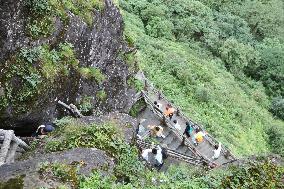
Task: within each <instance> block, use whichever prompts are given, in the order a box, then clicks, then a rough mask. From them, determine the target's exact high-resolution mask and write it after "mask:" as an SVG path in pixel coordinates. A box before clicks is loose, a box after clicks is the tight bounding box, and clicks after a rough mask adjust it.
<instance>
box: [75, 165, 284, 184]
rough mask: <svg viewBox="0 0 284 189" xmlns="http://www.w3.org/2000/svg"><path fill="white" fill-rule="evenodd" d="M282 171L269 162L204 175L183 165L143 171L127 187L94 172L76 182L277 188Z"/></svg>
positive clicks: (111, 176) (203, 172)
mask: <svg viewBox="0 0 284 189" xmlns="http://www.w3.org/2000/svg"><path fill="white" fill-rule="evenodd" d="M283 173H284V169H283V167H280V166H276V165H275V164H272V163H271V162H262V163H252V164H249V165H245V166H241V167H230V168H229V169H227V170H226V171H221V170H214V171H211V172H209V173H207V174H206V173H205V170H200V169H199V170H197V169H190V168H189V167H187V166H186V165H181V166H171V167H170V168H169V169H168V171H167V172H166V173H163V172H157V171H155V170H152V171H150V170H145V172H144V173H143V174H142V175H140V176H142V177H137V178H136V180H134V181H132V182H129V183H125V184H122V183H117V182H116V177H115V176H113V175H110V176H107V177H106V176H102V175H101V174H100V173H99V172H94V173H93V174H92V175H91V176H90V177H85V178H84V179H82V180H81V182H80V188H86V189H87V188H97V187H99V188H104V189H106V188H107V189H111V188H121V189H134V188H137V189H140V188H141V189H142V188H150V189H154V188H161V189H171V188H190V189H195V188H200V189H207V188H240V189H246V188H281V187H283V183H282V182H281V174H283Z"/></svg>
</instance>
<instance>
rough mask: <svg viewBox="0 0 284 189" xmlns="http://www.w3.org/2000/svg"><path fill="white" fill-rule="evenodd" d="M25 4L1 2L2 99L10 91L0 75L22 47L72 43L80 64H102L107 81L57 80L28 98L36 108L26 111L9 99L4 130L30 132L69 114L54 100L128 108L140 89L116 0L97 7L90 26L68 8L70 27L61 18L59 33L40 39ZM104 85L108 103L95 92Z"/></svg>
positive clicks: (0, 124)
mask: <svg viewBox="0 0 284 189" xmlns="http://www.w3.org/2000/svg"><path fill="white" fill-rule="evenodd" d="M23 2H24V1H23V0H0V25H1V28H0V91H1V92H0V100H1V96H3V95H5V90H4V89H3V87H4V86H2V84H1V82H2V81H1V74H2V73H3V69H4V68H5V67H2V66H3V63H4V62H5V61H7V60H8V59H9V58H10V57H11V56H12V55H13V54H14V53H15V52H16V50H17V49H20V48H22V47H35V46H38V45H41V44H50V45H51V46H54V45H56V44H58V43H60V42H69V43H71V44H73V46H74V48H75V54H76V57H77V59H78V60H79V64H80V67H82V66H84V67H87V66H93V67H97V68H99V69H100V70H101V71H102V73H103V74H104V75H105V76H106V81H105V82H104V83H102V84H98V83H97V82H95V81H91V80H86V79H83V78H81V77H80V76H79V75H78V74H76V73H73V75H72V74H71V75H72V77H69V78H67V79H66V78H65V79H64V78H63V79H62V78H61V79H58V82H57V84H56V86H52V87H51V88H49V89H47V90H46V93H45V94H43V95H41V96H38V97H37V98H33V99H31V101H27V102H30V103H31V107H30V109H29V110H28V111H26V112H24V113H20V114H16V113H15V111H14V110H13V108H12V105H11V102H9V105H8V107H7V108H6V109H5V110H2V111H1V110H0V128H4V129H11V128H12V129H14V130H16V133H20V134H21V133H23V132H27V133H30V132H31V131H33V130H34V129H35V128H36V127H37V126H38V125H39V124H42V123H44V122H49V121H52V120H54V118H55V117H57V116H59V115H62V114H64V111H63V110H62V109H60V108H56V102H55V99H60V100H62V101H64V102H66V103H68V104H70V103H73V104H76V103H78V100H79V99H80V98H82V96H92V97H93V99H92V102H91V103H92V104H93V106H94V108H95V110H96V112H101V113H105V112H111V111H116V110H117V111H120V112H127V111H128V109H129V107H130V106H129V103H132V99H133V96H134V95H135V93H134V91H133V90H131V89H129V87H128V86H127V83H126V80H127V78H128V77H130V72H129V71H128V66H127V64H126V63H125V62H124V61H123V60H121V59H120V58H119V57H118V55H119V54H121V53H128V52H130V51H131V50H132V49H130V48H128V46H127V44H126V43H125V42H124V41H123V20H122V16H121V14H120V12H119V9H118V8H116V7H115V6H114V5H113V3H112V1H111V0H105V6H104V9H103V10H101V11H98V10H95V11H94V22H93V24H92V26H88V25H87V24H86V23H85V22H84V21H83V20H82V19H81V18H79V17H78V16H75V15H74V14H72V13H70V12H69V13H68V15H69V19H70V22H69V24H68V25H67V26H64V27H63V23H62V22H61V21H60V19H58V18H57V20H56V22H55V26H56V28H55V31H54V33H53V34H52V35H51V36H49V37H47V38H41V39H38V40H32V39H31V38H29V37H28V36H27V35H26V33H25V26H26V24H27V23H26V22H27V15H26V14H27V13H26V10H25V8H24V6H23ZM18 85H19V83H17V79H16V76H15V82H14V83H13V88H14V89H17V88H18ZM101 89H104V91H105V92H106V94H107V99H106V101H100V100H98V99H97V98H96V93H97V92H98V91H99V90H101ZM0 103H1V102H0Z"/></svg>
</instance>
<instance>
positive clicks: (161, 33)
mask: <svg viewBox="0 0 284 189" xmlns="http://www.w3.org/2000/svg"><path fill="white" fill-rule="evenodd" d="M173 28H174V25H173V23H172V22H170V21H168V20H163V19H161V18H159V17H154V18H152V19H151V21H150V22H148V24H147V26H146V33H147V34H148V35H150V36H152V37H164V38H167V39H172V38H173V34H172V30H173Z"/></svg>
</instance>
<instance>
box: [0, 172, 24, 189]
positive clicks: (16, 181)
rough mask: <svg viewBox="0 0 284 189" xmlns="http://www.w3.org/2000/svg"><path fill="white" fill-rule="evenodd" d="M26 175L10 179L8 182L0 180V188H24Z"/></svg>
mask: <svg viewBox="0 0 284 189" xmlns="http://www.w3.org/2000/svg"><path fill="white" fill-rule="evenodd" d="M24 178H25V175H22V176H20V177H16V178H12V179H9V180H8V181H7V182H0V189H22V188H24Z"/></svg>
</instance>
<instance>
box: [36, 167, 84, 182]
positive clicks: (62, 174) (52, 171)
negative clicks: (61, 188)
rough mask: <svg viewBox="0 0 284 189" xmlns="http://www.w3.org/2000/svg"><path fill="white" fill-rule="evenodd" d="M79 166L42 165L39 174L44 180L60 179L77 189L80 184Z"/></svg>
mask: <svg viewBox="0 0 284 189" xmlns="http://www.w3.org/2000/svg"><path fill="white" fill-rule="evenodd" d="M79 167H80V166H79V165H78V164H77V165H76V164H75V165H68V164H64V163H58V162H54V163H49V162H45V163H42V164H41V165H40V167H39V170H38V172H39V173H40V174H41V176H42V177H43V178H44V179H58V180H60V181H61V182H63V183H70V184H71V185H72V187H74V188H77V187H78V184H79V176H78V170H79Z"/></svg>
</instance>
